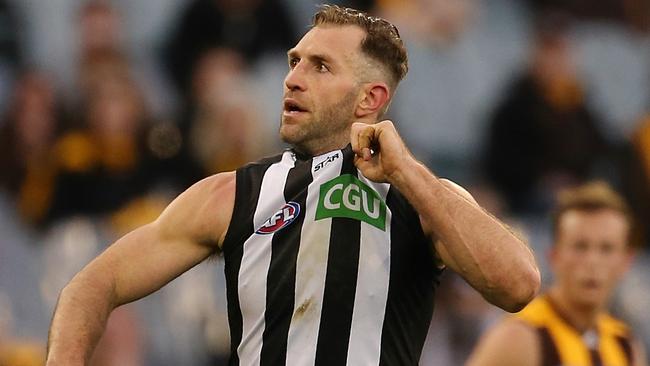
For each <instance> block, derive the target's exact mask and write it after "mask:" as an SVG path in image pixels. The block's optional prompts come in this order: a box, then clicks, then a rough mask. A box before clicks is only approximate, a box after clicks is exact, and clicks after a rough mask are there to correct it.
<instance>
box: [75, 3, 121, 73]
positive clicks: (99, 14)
mask: <svg viewBox="0 0 650 366" xmlns="http://www.w3.org/2000/svg"><path fill="white" fill-rule="evenodd" d="M78 22H79V36H80V40H79V52H80V60H81V62H83V61H84V60H86V59H87V58H88V57H92V55H93V54H95V53H98V52H100V53H101V52H106V51H114V52H115V51H121V50H122V49H123V44H124V41H123V39H122V33H121V31H120V30H121V29H122V28H123V26H122V24H121V23H122V22H121V18H120V15H119V13H118V11H117V9H115V8H114V7H113V6H112V5H111V3H110V2H109V1H107V0H91V1H87V2H86V3H85V4H84V5H82V6H81V9H80V11H79V20H78Z"/></svg>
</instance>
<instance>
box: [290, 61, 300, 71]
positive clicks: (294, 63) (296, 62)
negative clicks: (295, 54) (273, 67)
mask: <svg viewBox="0 0 650 366" xmlns="http://www.w3.org/2000/svg"><path fill="white" fill-rule="evenodd" d="M298 61H300V60H299V59H298V58H291V59H289V67H290V68H292V69H293V68H294V67H296V65H298Z"/></svg>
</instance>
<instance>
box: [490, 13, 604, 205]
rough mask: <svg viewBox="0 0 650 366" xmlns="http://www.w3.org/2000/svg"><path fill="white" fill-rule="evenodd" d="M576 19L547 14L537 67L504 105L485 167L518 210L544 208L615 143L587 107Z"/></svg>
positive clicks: (512, 89)
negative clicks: (574, 34)
mask: <svg viewBox="0 0 650 366" xmlns="http://www.w3.org/2000/svg"><path fill="white" fill-rule="evenodd" d="M568 25H569V24H568V19H566V18H565V17H564V16H562V15H559V14H550V15H546V16H545V17H544V18H543V19H542V20H541V22H540V23H539V27H538V29H537V34H536V37H535V44H534V45H533V48H532V54H531V60H530V65H529V67H528V69H527V70H526V71H524V73H523V74H521V75H520V76H519V77H518V78H517V79H516V80H515V81H514V83H513V84H512V85H511V86H510V88H509V90H508V91H507V93H506V97H505V100H504V101H503V102H502V103H501V104H500V105H499V106H498V107H497V108H496V112H495V113H494V116H493V118H492V121H491V124H490V126H489V131H488V135H487V146H486V149H487V150H486V153H485V155H484V159H485V161H484V171H485V174H486V176H487V177H488V179H489V180H490V181H491V183H492V184H493V185H494V187H495V188H496V189H497V191H498V192H499V193H500V194H502V195H503V196H504V198H505V200H506V201H507V203H508V206H509V208H510V209H511V210H513V211H514V212H517V213H522V212H529V213H530V212H544V209H545V208H546V206H547V205H548V204H550V202H551V201H552V197H553V196H554V192H556V191H557V190H559V189H561V188H563V187H565V186H571V185H574V184H577V183H580V182H582V181H584V180H586V179H588V178H589V177H591V176H592V174H593V173H594V169H595V167H596V165H597V164H598V163H599V162H600V161H602V160H603V159H604V158H605V157H606V154H607V152H608V151H607V150H608V144H607V142H606V140H605V138H604V136H603V134H602V132H601V130H600V126H599V125H598V121H596V118H595V117H594V115H593V114H592V113H591V111H590V110H589V109H588V108H587V106H586V105H585V91H584V89H583V86H582V84H581V81H580V80H579V78H578V70H577V67H576V65H575V59H574V57H575V55H574V52H575V51H574V49H573V47H572V44H571V41H570V39H569V37H568Z"/></svg>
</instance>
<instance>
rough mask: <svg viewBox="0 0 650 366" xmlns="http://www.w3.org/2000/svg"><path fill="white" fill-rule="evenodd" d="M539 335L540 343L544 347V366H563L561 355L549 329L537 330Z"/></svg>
mask: <svg viewBox="0 0 650 366" xmlns="http://www.w3.org/2000/svg"><path fill="white" fill-rule="evenodd" d="M537 334H539V341H540V345H541V347H542V366H557V365H561V364H562V361H561V360H560V354H559V353H558V350H557V347H556V346H555V342H553V338H551V333H549V331H548V329H547V328H545V327H540V328H537Z"/></svg>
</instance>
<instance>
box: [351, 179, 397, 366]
mask: <svg viewBox="0 0 650 366" xmlns="http://www.w3.org/2000/svg"><path fill="white" fill-rule="evenodd" d="M359 180H361V181H362V182H363V183H365V184H367V185H368V186H370V187H372V189H374V190H375V191H376V192H377V193H379V196H380V197H381V199H382V200H383V201H384V202H386V195H387V194H388V189H389V188H390V185H389V184H386V183H375V182H372V181H370V180H369V179H367V178H366V177H364V176H363V175H362V174H361V172H359ZM390 223H391V211H390V208H388V206H387V207H386V230H385V231H382V230H380V229H378V228H376V227H374V226H372V225H369V224H367V223H365V222H361V248H360V253H359V274H358V277H357V289H356V294H355V297H354V311H353V313H352V325H351V329H350V343H349V346H348V358H347V364H348V365H351V366H354V365H379V356H380V354H381V332H382V328H383V324H384V313H385V311H386V301H387V299H388V283H389V279H390V245H391V241H390V230H391V227H390Z"/></svg>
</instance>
